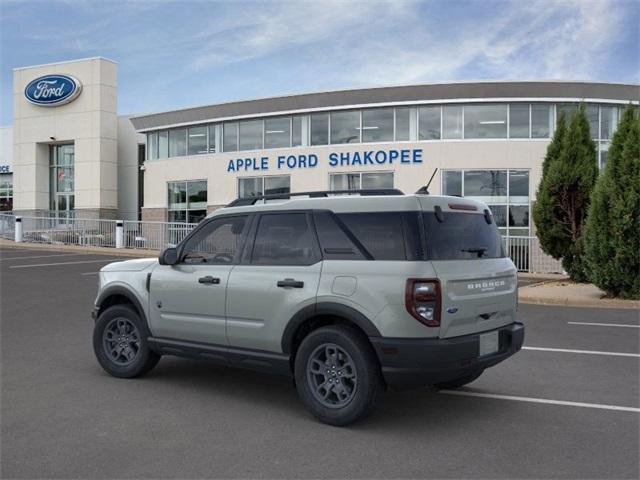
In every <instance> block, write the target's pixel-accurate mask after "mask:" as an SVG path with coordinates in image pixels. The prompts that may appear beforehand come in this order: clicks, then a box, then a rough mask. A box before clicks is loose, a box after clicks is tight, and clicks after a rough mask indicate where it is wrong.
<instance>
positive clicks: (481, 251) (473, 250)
mask: <svg viewBox="0 0 640 480" xmlns="http://www.w3.org/2000/svg"><path fill="white" fill-rule="evenodd" d="M460 251H461V252H468V253H477V254H478V258H480V257H482V256H483V255H484V254H485V252H486V251H487V249H486V248H482V247H478V248H463V249H462V250H460Z"/></svg>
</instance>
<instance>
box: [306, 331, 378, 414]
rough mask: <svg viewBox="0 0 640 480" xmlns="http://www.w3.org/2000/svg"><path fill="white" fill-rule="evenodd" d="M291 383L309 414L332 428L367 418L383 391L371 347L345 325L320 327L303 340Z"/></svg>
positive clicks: (359, 334)
mask: <svg viewBox="0 0 640 480" xmlns="http://www.w3.org/2000/svg"><path fill="white" fill-rule="evenodd" d="M295 379H296V388H297V390H298V394H299V395H300V398H301V399H302V401H303V402H304V403H305V405H306V406H307V408H309V410H311V413H313V415H315V416H316V417H317V418H318V419H320V420H321V421H322V422H324V423H328V424H330V425H336V426H343V425H347V424H349V423H353V422H355V421H357V420H360V419H362V418H364V417H366V416H367V415H369V414H370V413H371V412H372V411H373V409H374V408H375V406H376V404H377V402H378V400H379V397H380V395H381V394H382V392H383V390H384V382H383V380H382V375H381V372H380V366H379V365H378V362H377V358H376V356H375V353H374V351H373V349H372V348H371V345H369V343H368V341H367V339H366V338H365V337H364V336H363V335H362V334H361V333H360V332H358V331H356V330H355V329H353V328H350V327H347V326H345V325H332V326H329V327H323V328H320V329H318V330H315V331H313V332H311V333H310V334H309V335H308V336H307V337H305V339H304V340H303V341H302V343H301V345H300V348H299V349H298V352H297V355H296V359H295Z"/></svg>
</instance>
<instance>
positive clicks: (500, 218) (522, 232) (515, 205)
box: [442, 170, 530, 236]
mask: <svg viewBox="0 0 640 480" xmlns="http://www.w3.org/2000/svg"><path fill="white" fill-rule="evenodd" d="M529 190H530V186H529V171H528V170H445V171H443V172H442V193H443V194H444V195H455V196H459V197H467V198H471V199H474V200H479V201H481V202H484V203H486V204H487V205H488V206H489V208H490V209H491V213H493V216H494V218H495V220H496V225H497V226H498V228H499V229H500V231H501V232H502V233H503V234H504V235H510V236H528V235H529V234H530V231H529V227H530V198H529Z"/></svg>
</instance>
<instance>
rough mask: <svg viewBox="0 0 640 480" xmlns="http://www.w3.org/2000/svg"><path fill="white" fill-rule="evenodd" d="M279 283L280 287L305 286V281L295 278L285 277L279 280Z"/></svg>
mask: <svg viewBox="0 0 640 480" xmlns="http://www.w3.org/2000/svg"><path fill="white" fill-rule="evenodd" d="M277 285H278V286H279V287H293V288H302V287H304V282H301V281H299V280H294V279H293V278H285V279H284V280H279V281H278V283H277Z"/></svg>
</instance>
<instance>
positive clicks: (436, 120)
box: [418, 105, 440, 140]
mask: <svg viewBox="0 0 640 480" xmlns="http://www.w3.org/2000/svg"><path fill="white" fill-rule="evenodd" d="M418 112H419V114H420V119H419V124H418V125H419V129H418V140H440V106H439V105H438V106H437V107H422V108H420V109H419V110H418Z"/></svg>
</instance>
